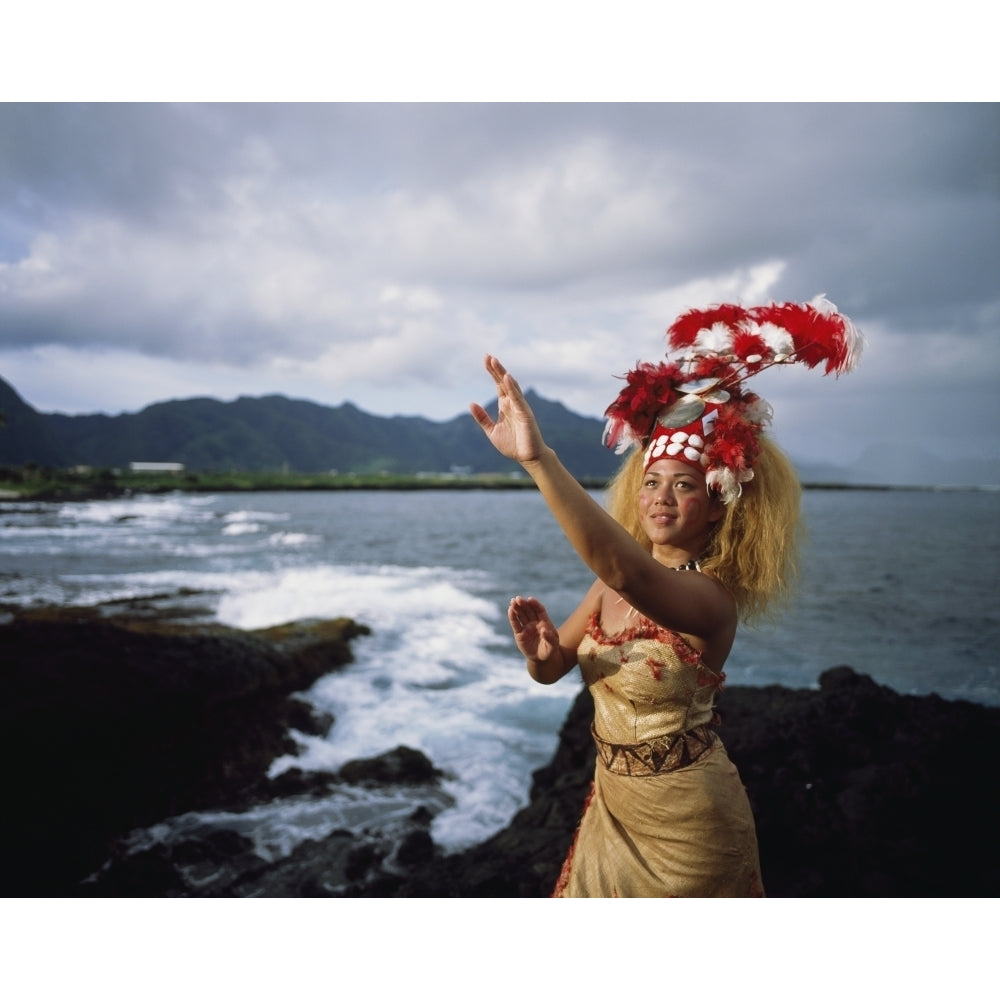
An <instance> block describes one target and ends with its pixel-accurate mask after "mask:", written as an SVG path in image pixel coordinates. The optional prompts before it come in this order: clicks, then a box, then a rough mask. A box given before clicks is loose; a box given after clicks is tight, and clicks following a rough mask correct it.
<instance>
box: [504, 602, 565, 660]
mask: <svg viewBox="0 0 1000 1000" xmlns="http://www.w3.org/2000/svg"><path fill="white" fill-rule="evenodd" d="M507 620H508V621H509V622H510V627H511V630H512V631H513V633H514V642H515V643H516V644H517V648H518V649H519V650H520V651H521V655H522V656H524V657H525V658H526V659H529V660H536V661H538V662H544V661H546V660H547V659H548V658H549V657H550V656H551V655H552V653H553V652H554V651H555V650H557V649H559V630H558V629H557V628H556V627H555V625H553V624H552V619H551V618H549V615H548V612H547V611H546V610H545V606H544V605H543V604H542V602H541V601H538V600H536V599H535V598H534V597H513V598H511V602H510V605H509V606H508V608H507Z"/></svg>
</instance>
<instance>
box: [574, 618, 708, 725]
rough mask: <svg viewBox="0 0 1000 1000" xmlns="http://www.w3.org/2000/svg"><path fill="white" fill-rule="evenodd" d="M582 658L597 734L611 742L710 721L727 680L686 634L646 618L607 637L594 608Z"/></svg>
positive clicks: (581, 666) (581, 664)
mask: <svg viewBox="0 0 1000 1000" xmlns="http://www.w3.org/2000/svg"><path fill="white" fill-rule="evenodd" d="M578 659H579V663H580V670H581V672H582V674H583V679H584V682H585V683H586V684H587V686H588V687H589V688H590V691H591V694H592V695H593V697H594V728H595V730H596V733H597V735H598V736H600V737H602V738H603V739H605V740H608V741H609V742H612V743H622V744H626V743H641V742H643V741H645V740H650V739H654V738H656V737H659V736H664V735H670V734H673V733H683V732H686V731H688V730H690V729H693V728H695V727H696V726H701V725H704V724H706V723H710V722H711V721H712V718H713V715H714V711H713V702H714V699H715V692H716V691H717V690H718V689H719V688H720V687H721V686H722V682H723V680H724V679H725V675H724V674H717V673H715V672H714V671H712V670H710V669H709V668H708V667H706V666H705V665H704V663H702V660H701V654H700V653H699V652H698V650H696V649H695V648H694V647H693V646H692V645H691V644H690V643H689V642H687V640H685V639H684V638H683V636H681V635H679V634H678V633H677V632H672V631H671V630H670V629H665V628H663V627H662V626H660V625H657V624H656V623H655V622H652V621H650V620H649V619H648V618H644V617H642V616H639V617H638V618H636V619H635V622H634V624H630V625H627V626H626V627H625V628H624V629H623V630H622V631H621V632H619V633H617V634H616V635H613V636H609V635H606V634H605V632H604V630H603V628H602V627H601V622H600V615H599V613H598V612H595V613H594V614H593V615H592V617H591V619H590V622H589V623H588V625H587V629H586V632H585V633H584V637H583V640H582V642H581V643H580V646H579V649H578Z"/></svg>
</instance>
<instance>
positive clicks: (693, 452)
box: [684, 448, 701, 462]
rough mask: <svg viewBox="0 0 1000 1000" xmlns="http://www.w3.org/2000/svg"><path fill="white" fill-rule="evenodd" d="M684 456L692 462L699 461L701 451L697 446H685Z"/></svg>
mask: <svg viewBox="0 0 1000 1000" xmlns="http://www.w3.org/2000/svg"><path fill="white" fill-rule="evenodd" d="M684 457H685V458H686V459H688V461H691V462H697V461H698V459H700V458H701V452H700V451H698V449H697V448H685V449H684Z"/></svg>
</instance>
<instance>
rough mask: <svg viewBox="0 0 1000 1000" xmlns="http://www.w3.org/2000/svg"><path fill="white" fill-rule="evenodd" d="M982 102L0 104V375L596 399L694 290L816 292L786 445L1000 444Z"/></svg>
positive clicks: (999, 248)
mask: <svg viewBox="0 0 1000 1000" xmlns="http://www.w3.org/2000/svg"><path fill="white" fill-rule="evenodd" d="M998 108H1000V106H998V105H996V104H968V105H962V104H931V105H914V104H844V105H838V104H823V105H818V104H611V105H596V104H586V103H575V104H512V105H509V104H311V105H288V104H280V105H261V104H235V105H217V104H180V105H162V104H155V105H147V104H127V105H119V104H101V105H94V106H88V105H77V104H35V103H32V104H4V105H0V376H2V377H3V378H5V379H6V380H7V381H8V382H10V383H11V384H12V385H13V386H14V387H15V388H16V389H17V391H18V392H19V393H20V394H21V396H22V397H23V398H24V399H25V400H26V401H27V402H29V403H30V404H31V405H33V406H34V407H35V408H37V409H39V410H42V411H45V412H51V411H59V412H64V413H92V412H104V413H118V412H122V411H135V410H138V409H141V408H142V407H143V406H145V405H147V404H149V403H152V402H155V401H159V400H164V399H169V398H186V397H191V396H213V397H216V398H219V399H227V400H228V399H233V398H235V397H236V396H239V395H251V396H256V395H264V394H268V393H282V394H285V395H288V396H293V397H296V398H304V399H311V400H315V401H318V402H320V403H324V404H328V405H338V404H340V403H342V402H344V401H346V400H350V401H351V402H353V403H355V404H356V405H358V406H360V407H361V408H362V409H365V410H368V411H369V412H372V413H378V414H384V415H391V414H406V415H416V414H419V415H423V416H426V417H430V418H432V419H449V418H451V417H454V416H456V415H457V414H459V413H462V412H464V411H465V410H466V408H467V404H468V402H469V401H470V400H472V399H475V400H479V401H484V402H485V401H486V399H487V398H489V397H490V396H491V394H492V393H491V384H490V383H489V381H488V379H487V378H486V376H485V374H484V373H483V371H482V367H481V363H482V362H481V359H482V356H483V354H484V352H486V351H489V352H491V353H495V354H497V355H498V356H499V357H500V358H501V359H502V360H503V361H504V362H505V363H506V364H507V365H508V367H509V368H510V369H511V370H512V371H513V372H514V374H515V375H516V376H517V377H518V378H519V379H520V381H521V383H522V384H523V385H525V386H531V387H534V388H535V389H537V391H538V392H539V393H541V394H542V395H544V396H547V397H549V398H553V399H559V400H561V401H562V402H564V403H565V404H566V405H567V406H568V407H570V408H571V409H573V410H575V411H577V412H579V413H583V414H586V415H591V416H600V415H601V414H602V413H603V411H604V408H605V407H606V406H607V405H608V403H609V402H610V401H611V399H612V398H613V397H614V396H615V395H616V393H617V391H618V388H619V383H618V381H617V379H616V378H615V376H617V375H621V374H623V373H624V372H625V371H626V370H627V369H628V368H630V367H631V366H633V365H634V363H635V362H636V361H637V360H640V359H658V358H660V357H662V355H663V351H664V347H665V344H664V339H663V333H664V330H665V328H666V327H667V326H668V325H669V323H670V322H671V321H672V319H673V318H674V317H675V316H676V315H677V313H679V312H681V311H683V310H684V309H687V308H690V307H695V306H706V305H709V304H711V303H714V302H720V301H741V302H743V303H744V304H748V305H752V304H756V303H759V302H764V301H768V300H771V299H775V300H788V299H794V300H803V299H809V298H811V297H812V296H814V295H815V294H817V293H820V292H825V293H826V294H827V295H828V296H829V298H830V299H832V300H833V301H834V302H835V303H836V304H837V305H838V306H839V307H840V308H841V309H842V310H843V311H844V312H846V313H848V314H849V315H850V316H851V317H852V318H853V319H854V320H855V322H856V323H857V324H858V325H859V326H860V327H861V328H862V329H863V330H864V332H865V334H866V337H867V340H868V347H867V350H866V354H865V356H864V358H863V361H862V364H861V366H860V368H859V369H858V371H856V372H855V373H852V374H850V375H847V376H843V377H842V378H840V379H839V380H838V379H833V378H832V377H828V378H824V377H822V376H821V375H820V374H819V372H818V371H812V372H810V371H806V370H802V371H799V370H798V369H797V367H795V368H793V367H788V368H782V369H778V370H776V371H772V372H768V373H766V374H765V375H763V376H761V378H760V379H759V380H758V385H757V389H758V391H760V392H762V394H763V395H765V396H766V397H767V398H768V399H769V400H770V401H771V402H772V403H773V405H774V408H775V424H774V432H775V435H776V436H777V438H778V439H779V441H781V442H782V443H783V444H784V445H785V447H786V448H787V449H788V450H789V451H790V452H791V453H792V454H793V456H794V457H796V458H798V459H800V460H808V459H812V460H816V461H825V460H828V461H834V462H839V463H843V462H850V461H853V460H854V459H856V458H857V457H858V456H859V455H860V454H861V453H862V452H864V451H865V450H866V449H867V448H870V447H873V446H874V447H883V446H892V447H896V448H899V447H918V448H920V449H922V450H924V451H926V452H927V453H928V454H929V455H930V456H931V457H938V458H941V459H947V458H950V457H962V458H984V459H986V458H992V459H996V458H997V457H998V444H997V439H998V435H997V430H996V428H997V425H998V419H1000V404H998V402H997V400H998V398H1000V394H998V386H1000V282H998V276H1000V111H998Z"/></svg>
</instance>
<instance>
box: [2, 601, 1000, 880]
mask: <svg viewBox="0 0 1000 1000" xmlns="http://www.w3.org/2000/svg"><path fill="white" fill-rule="evenodd" d="M7 619H8V620H7V622H6V624H3V625H0V685H2V690H0V727H2V732H3V734H4V749H5V750H6V753H5V761H6V762H7V765H8V771H9V774H10V775H11V778H10V779H9V780H8V783H7V790H6V799H5V808H4V815H3V820H2V822H3V842H2V845H0V846H2V849H3V857H4V859H5V866H4V875H3V885H2V886H0V889H2V891H3V892H4V894H5V895H8V896H10V895H52V894H59V895H74V894H82V893H90V894H98V895H115V896H129V895H145V896H148V895H205V896H223V895H227V896H232V895H239V896H252V895H265V896H312V895H322V896H543V895H547V894H548V893H549V892H550V890H551V888H552V885H553V884H554V882H555V879H556V876H557V874H558V871H559V867H560V865H561V863H562V859H563V856H564V854H565V851H566V848H567V846H568V844H569V842H570V839H571V838H572V834H573V831H574V829H575V826H576V823H577V821H578V818H579V814H580V810H581V807H582V803H583V800H584V797H585V795H586V792H587V788H588V786H589V782H590V777H591V771H592V768H593V760H594V753H593V749H592V744H591V740H590V735H589V724H590V719H591V717H592V706H591V704H590V701H589V695H588V694H587V692H586V691H583V692H581V694H580V695H579V697H578V698H577V699H576V701H575V703H574V705H573V707H572V709H571V711H570V713H569V715H568V716H567V718H566V720H565V723H564V725H563V728H562V731H561V734H560V739H559V744H558V748H557V750H556V753H555V755H554V757H553V759H552V761H551V762H550V763H549V764H548V765H547V766H546V767H543V768H541V769H540V770H538V771H536V772H535V774H534V777H533V783H532V788H531V799H530V802H529V803H528V805H527V806H526V807H525V808H524V809H522V810H521V811H520V812H519V813H518V814H517V815H516V816H515V817H514V818H513V820H512V821H511V823H510V824H509V825H508V826H507V827H506V828H505V829H503V830H501V831H500V832H498V833H497V834H496V835H495V836H493V837H491V838H490V839H489V840H487V841H486V842H484V843H482V844H479V845H477V846H475V847H472V848H470V849H469V850H466V851H463V852H460V853H457V854H453V855H444V854H443V852H442V851H441V850H440V849H439V848H438V847H437V846H436V845H435V844H434V841H433V839H432V837H431V833H430V826H431V820H432V819H433V816H434V814H435V812H436V811H439V810H440V809H442V808H445V807H446V806H447V804H448V802H447V796H446V795H445V793H444V792H443V791H442V790H441V788H440V779H441V777H442V776H441V774H440V772H438V771H437V769H436V768H435V767H434V764H433V762H432V761H429V760H428V759H427V758H426V757H424V756H423V754H420V753H418V752H417V751H414V750H411V749H408V748H406V747H398V748H396V749H395V750H392V751H390V752H389V753H387V754H384V755H381V756H380V757H377V758H374V759H373V760H369V761H352V762H349V763H348V764H345V765H344V766H343V767H342V768H341V769H340V770H339V771H337V772H329V773H316V772H304V771H301V770H296V769H292V770H290V771H287V772H285V773H284V774H282V775H280V776H279V777H277V778H274V779H268V777H267V769H268V765H269V764H270V762H271V761H272V760H273V759H274V758H275V757H276V756H278V755H280V754H283V753H286V752H289V751H290V750H292V749H293V745H292V743H291V740H290V737H289V733H288V730H289V728H290V727H294V728H296V729H299V730H306V731H308V730H309V728H310V727H312V728H313V730H314V731H318V732H323V731H324V730H325V729H326V728H328V727H329V726H330V725H331V723H332V724H334V725H335V724H336V723H335V721H334V720H331V719H330V718H329V717H327V718H324V719H316V718H314V717H313V716H312V714H311V710H310V709H309V707H308V706H307V705H306V704H305V703H304V702H302V701H299V700H298V699H296V698H295V697H294V692H296V691H299V690H302V689H304V688H306V687H308V686H309V685H310V684H311V683H312V682H313V681H314V680H315V679H316V678H317V677H319V676H321V675H322V674H323V673H325V672H326V671H327V670H330V669H336V668H337V667H338V666H339V665H340V664H342V663H345V662H347V661H348V660H349V659H350V646H349V644H350V640H351V639H352V638H354V637H356V636H358V635H360V634H363V633H364V632H365V631H366V630H365V629H364V628H363V627H362V626H359V625H357V624H355V623H353V622H350V621H346V620H337V621H333V622H326V623H295V624H293V625H289V626H282V627H281V628H279V629H273V630H267V632H264V633H243V632H237V631H235V630H231V629H223V628H220V627H218V626H197V627H192V626H181V625H176V624H170V623H165V622H163V621H160V620H145V621H143V620H136V619H134V618H132V619H128V620H126V619H122V618H118V617H112V618H107V617H105V616H103V615H102V614H100V613H99V612H91V611H74V610H72V609H71V610H63V611H58V612H55V611H48V612H34V613H25V612H20V613H16V614H8V615H7ZM719 707H720V710H721V714H722V717H723V724H722V726H721V728H720V730H719V732H720V735H721V736H722V738H723V739H724V741H725V743H726V746H727V748H728V750H729V753H730V756H731V757H732V758H733V760H734V761H735V762H736V763H737V765H738V767H739V768H740V772H741V774H742V776H743V780H744V783H745V784H746V787H747V791H748V794H749V796H750V799H751V802H752V804H753V807H754V813H755V815H756V818H757V826H758V835H759V840H760V847H761V862H762V867H763V874H764V881H765V887H766V889H767V891H768V893H769V894H770V895H773V896H995V895H997V894H1000V863H998V861H997V858H996V855H995V854H994V851H993V842H994V840H995V832H994V827H993V821H994V818H993V817H994V811H995V804H996V779H995V774H994V762H995V760H996V747H997V745H998V740H1000V708H992V707H987V706H983V705H975V704H971V703H968V702H961V701H945V700H943V699H941V698H939V697H937V696H934V695H930V696H926V697H915V696H907V695H900V694H898V693H896V692H894V691H892V690H890V689H889V688H886V687H883V686H880V685H878V684H876V683H875V682H874V681H872V680H871V679H870V678H868V677H865V676H863V675H860V674H857V673H856V672H854V671H853V670H851V669H850V668H848V667H837V668H834V669H831V670H828V671H827V672H826V673H824V674H823V675H822V676H821V678H820V684H819V688H818V689H815V690H814V689H809V690H790V689H787V688H783V687H777V686H771V687H761V688H751V687H731V688H727V689H726V690H725V691H724V692H723V694H722V697H721V699H720V705H719ZM345 783H347V784H357V785H368V786H394V787H403V788H405V789H406V790H407V795H408V796H409V795H412V796H413V801H414V803H415V806H414V808H413V810H412V811H411V812H410V813H409V814H408V815H406V816H404V817H402V818H401V819H399V820H397V821H394V822H393V823H391V824H388V825H385V826H384V827H381V828H375V829H371V830H366V831H363V833H361V834H359V833H357V832H356V831H355V832H353V833H352V832H350V831H347V830H334V831H333V832H332V833H331V834H330V835H329V836H327V837H325V838H324V839H322V840H319V841H308V842H306V843H303V844H301V845H300V846H299V847H298V848H297V849H296V850H295V851H294V852H293V853H292V854H291V856H289V857H287V858H284V859H281V860H278V861H266V860H265V859H263V858H261V857H260V856H258V855H257V854H255V853H254V852H253V850H252V845H251V844H250V842H249V841H248V840H247V839H246V838H245V837H242V836H240V835H239V834H237V833H233V832H227V831H219V830H215V831H212V832H206V833H204V834H202V835H197V836H192V837H191V838H190V839H188V840H186V841H182V842H179V843H173V844H172V845H171V846H164V845H159V846H154V847H150V848H148V849H146V850H144V851H140V852H138V853H136V852H126V851H124V850H123V849H122V845H121V841H120V838H121V836H122V835H123V834H124V833H126V832H127V831H129V830H130V829H132V828H134V827H137V826H148V825H150V824H152V823H155V822H158V821H160V820H162V819H164V818H165V817H167V816H169V815H173V814H176V813H179V812H183V811H185V810H191V809H204V808H207V807H229V808H233V809H243V808H246V807H247V806H248V805H250V804H253V803H254V802H260V801H265V800H269V799H272V798H276V797H281V798H287V797H294V796H304V797H313V798H317V797H320V798H321V797H324V796H326V795H329V794H330V793H331V790H332V789H333V788H334V787H335V786H338V785H342V784H345ZM417 803H424V804H417ZM427 803H429V805H428V804H427ZM99 868H100V875H99V876H98V877H97V878H96V879H92V880H91V881H89V882H88V883H86V884H84V885H81V884H80V880H81V879H82V878H84V877H85V876H87V875H89V874H91V873H93V872H95V871H96V870H97V869H99Z"/></svg>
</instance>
